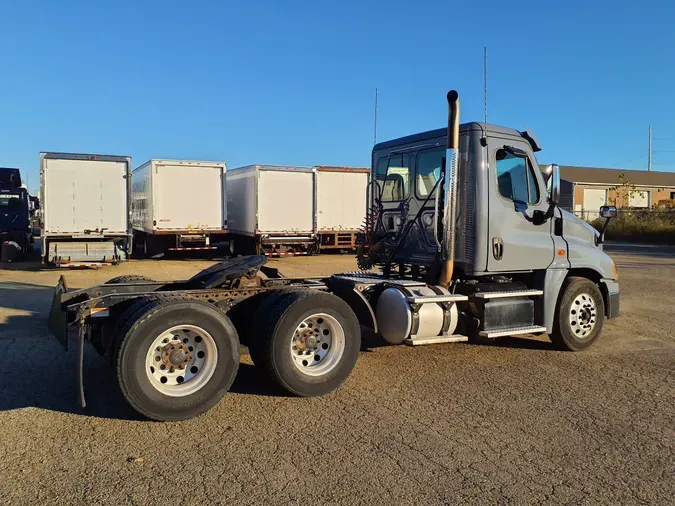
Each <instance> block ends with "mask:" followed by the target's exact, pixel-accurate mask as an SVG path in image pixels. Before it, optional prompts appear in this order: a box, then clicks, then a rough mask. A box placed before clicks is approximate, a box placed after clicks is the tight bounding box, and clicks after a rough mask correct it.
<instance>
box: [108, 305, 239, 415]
mask: <svg viewBox="0 0 675 506" xmlns="http://www.w3.org/2000/svg"><path fill="white" fill-rule="evenodd" d="M120 320H121V322H122V323H121V328H120V336H121V342H120V343H119V346H118V350H117V380H118V383H119V385H120V389H121V391H122V394H123V395H124V397H125V398H126V400H127V401H128V402H129V404H130V405H131V406H132V407H133V408H134V409H135V410H136V411H138V412H139V413H141V414H143V415H144V416H146V417H148V418H151V419H153V420H162V421H167V420H184V419H187V418H191V417H194V416H197V415H199V414H201V413H203V412H205V411H207V410H208V409H210V408H211V407H212V406H214V405H215V404H216V403H217V402H218V401H219V400H220V399H221V398H222V396H223V395H225V393H226V392H227V391H228V390H229V389H230V386H231V385H232V383H233V381H234V378H235V376H236V374H237V370H238V367H239V341H238V338H237V331H236V330H235V328H234V326H233V325H232V322H231V321H230V319H229V318H228V317H227V316H226V315H225V314H224V313H223V312H222V311H221V310H220V309H218V308H217V307H215V306H213V305H212V304H209V303H206V302H202V301H198V300H194V299H189V298H182V297H170V296H167V297H161V296H158V297H148V298H142V299H140V300H138V301H136V302H135V303H134V304H133V305H131V306H130V307H129V308H128V309H127V310H126V311H125V312H124V313H123V314H122V315H121V317H120Z"/></svg>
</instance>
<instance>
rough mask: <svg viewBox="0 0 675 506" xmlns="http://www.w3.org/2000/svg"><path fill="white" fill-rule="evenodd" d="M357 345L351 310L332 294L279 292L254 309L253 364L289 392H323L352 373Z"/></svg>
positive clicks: (356, 326)
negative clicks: (262, 369) (261, 368)
mask: <svg viewBox="0 0 675 506" xmlns="http://www.w3.org/2000/svg"><path fill="white" fill-rule="evenodd" d="M360 348H361V328H360V326H359V322H358V319H357V318H356V315H355V314H354V312H353V311H352V309H351V308H350V307H349V306H348V305H347V303H345V302H344V301H343V300H342V299H340V298H338V297H336V296H335V295H332V294H328V293H323V292H318V291H314V290H302V291H300V290H298V291H280V292H278V293H275V294H273V295H270V296H269V297H267V298H266V299H265V300H264V302H263V303H262V304H261V305H260V307H259V308H258V310H257V311H256V316H255V318H254V329H253V332H252V333H251V340H250V342H249V351H250V353H251V358H252V359H253V363H254V364H255V365H256V366H259V367H263V368H264V369H265V371H266V372H267V373H268V374H269V375H270V377H271V378H272V379H273V380H275V381H276V382H277V383H278V384H279V385H281V387H282V388H284V389H285V390H287V391H288V392H290V393H292V394H294V395H298V396H301V397H310V396H318V395H324V394H327V393H328V392H331V391H332V390H335V389H336V388H338V387H339V386H341V385H342V384H343V383H344V382H345V381H346V379H347V378H348V377H349V375H350V374H351V372H352V370H353V369H354V366H355V364H356V359H357V357H358V354H359V350H360Z"/></svg>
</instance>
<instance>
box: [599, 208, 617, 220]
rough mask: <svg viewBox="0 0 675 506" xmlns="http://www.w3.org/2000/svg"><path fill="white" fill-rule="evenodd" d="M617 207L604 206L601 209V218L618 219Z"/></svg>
mask: <svg viewBox="0 0 675 506" xmlns="http://www.w3.org/2000/svg"><path fill="white" fill-rule="evenodd" d="M616 215H617V211H616V206H602V207H601V208H600V216H601V217H602V218H616Z"/></svg>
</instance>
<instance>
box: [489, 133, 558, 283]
mask: <svg viewBox="0 0 675 506" xmlns="http://www.w3.org/2000/svg"><path fill="white" fill-rule="evenodd" d="M488 153H489V164H490V165H489V166H490V170H489V177H490V182H489V185H488V187H489V213H488V216H489V218H488V220H489V224H488V231H489V241H488V248H489V251H488V271H490V272H509V271H511V272H512V271H530V270H542V269H546V268H547V267H548V266H549V265H551V263H552V262H553V259H554V242H553V238H552V236H551V223H550V221H547V222H545V223H541V224H539V223H538V222H537V220H535V219H534V213H535V211H537V210H540V211H542V212H546V210H547V209H548V202H547V199H546V196H547V192H546V185H545V184H544V178H543V174H542V173H541V171H540V170H539V167H538V165H537V162H536V160H535V158H534V156H533V153H532V150H531V148H530V146H529V144H528V143H527V142H526V141H525V140H522V141H521V140H517V139H513V138H510V139H500V138H498V137H497V138H495V137H491V138H490V140H489V143H488Z"/></svg>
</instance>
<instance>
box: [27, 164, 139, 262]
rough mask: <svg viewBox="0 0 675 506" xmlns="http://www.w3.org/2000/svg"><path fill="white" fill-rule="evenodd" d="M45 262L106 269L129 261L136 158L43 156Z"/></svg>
mask: <svg viewBox="0 0 675 506" xmlns="http://www.w3.org/2000/svg"><path fill="white" fill-rule="evenodd" d="M40 200H41V207H42V226H41V236H42V237H41V242H42V260H43V262H44V263H49V264H55V265H60V266H70V267H78V266H101V265H107V264H114V263H117V262H120V261H124V260H127V258H128V251H129V246H130V244H131V241H130V239H131V214H130V210H131V157H129V156H111V155H93V154H79V153H51V152H50V153H40Z"/></svg>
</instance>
